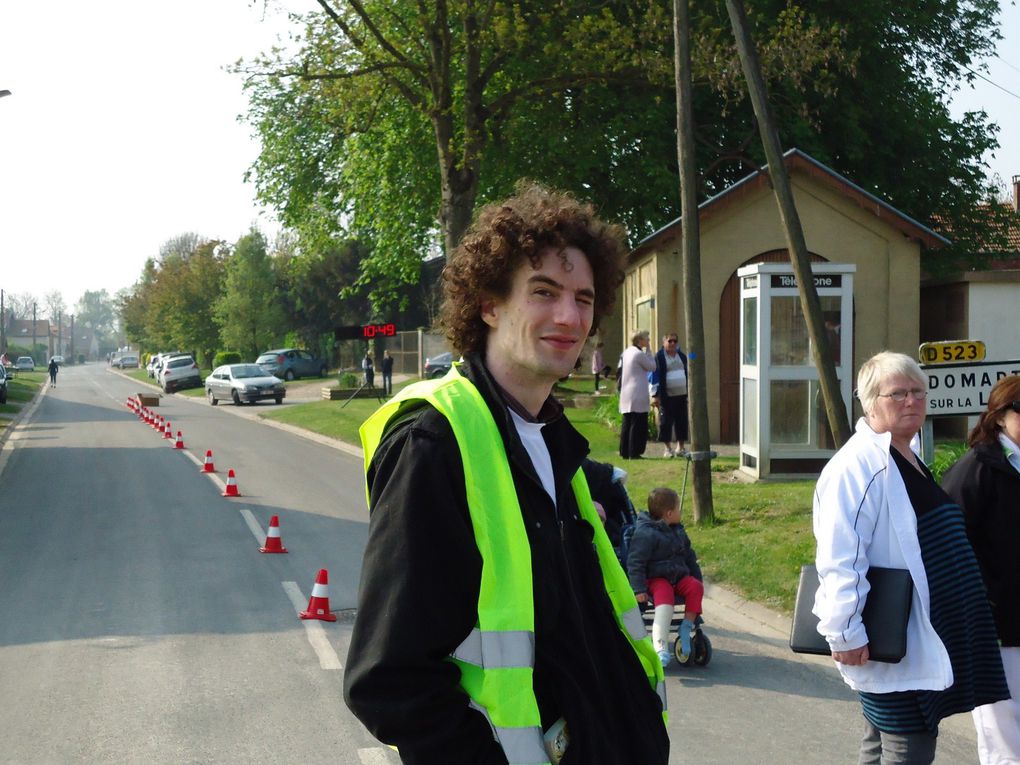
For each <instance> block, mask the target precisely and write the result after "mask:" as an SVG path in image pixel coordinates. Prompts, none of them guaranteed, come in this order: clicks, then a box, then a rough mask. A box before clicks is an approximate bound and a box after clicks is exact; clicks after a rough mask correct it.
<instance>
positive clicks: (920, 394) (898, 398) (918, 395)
mask: <svg viewBox="0 0 1020 765" xmlns="http://www.w3.org/2000/svg"><path fill="white" fill-rule="evenodd" d="M908 395H909V396H910V397H911V398H913V399H914V400H915V401H924V400H925V399H926V398H927V397H928V391H926V390H924V389H923V388H911V389H910V390H903V389H902V388H897V389H896V390H893V391H889V392H888V393H879V394H878V397H879V398H891V399H892V400H893V401H895V402H897V403H902V402H903V401H906V400H907V396H908Z"/></svg>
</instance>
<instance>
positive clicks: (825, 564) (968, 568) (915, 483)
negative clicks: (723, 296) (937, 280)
mask: <svg viewBox="0 0 1020 765" xmlns="http://www.w3.org/2000/svg"><path fill="white" fill-rule="evenodd" d="M857 388H858V390H857V396H858V398H859V399H860V401H861V406H862V408H863V410H864V415H865V416H864V417H863V418H861V420H860V421H858V423H857V428H856V433H855V434H854V435H853V437H851V439H850V440H849V441H848V442H847V443H846V444H845V445H844V446H843V448H842V449H840V450H839V451H838V452H837V453H836V455H835V456H834V457H833V458H832V460H830V461H829V463H828V464H827V465H826V466H825V469H824V470H823V471H822V474H821V476H820V477H819V479H818V484H817V487H816V489H815V497H814V533H815V539H816V541H817V545H818V547H817V552H816V559H815V563H816V566H817V569H818V577H819V588H818V594H817V596H816V598H815V607H814V613H815V614H816V615H817V616H818V617H819V625H818V631H819V632H820V633H821V634H822V635H823V636H824V637H825V638H826V640H827V641H828V643H829V647H830V648H831V650H832V657H833V659H835V661H836V666H837V668H838V669H839V671H840V674H841V675H842V676H843V679H844V681H845V682H846V683H847V684H848V685H849V686H850V687H851V688H853V689H854V690H856V691H858V693H859V695H860V698H861V703H862V707H863V712H864V718H865V727H864V737H863V739H862V741H861V751H860V760H859V765H872V763H873V764H874V765H886V763H911V764H913V763H930V762H932V761H933V760H934V758H935V741H936V736H937V735H938V724H939V721H940V720H941V719H942V718H943V717H947V716H949V715H951V714H956V713H958V712H965V711H969V710H971V709H972V708H973V707H974V706H976V705H979V704H985V703H989V701H992V700H999V699H1002V698H1007V697H1008V690H1007V688H1006V683H1005V679H1004V677H1003V674H1002V663H1001V661H1000V659H999V653H998V646H997V643H996V640H995V632H994V623H993V622H992V618H991V613H990V611H989V609H988V604H987V601H986V599H985V597H984V590H983V586H982V583H981V579H980V573H979V571H978V567H977V562H976V560H975V557H974V552H973V550H972V549H971V547H970V543H969V542H968V541H967V537H966V531H965V529H964V524H963V516H962V514H961V512H960V508H959V507H958V506H957V505H956V504H955V503H953V501H952V500H951V499H950V498H949V497H948V495H946V494H945V492H943V491H942V489H940V488H939V486H938V484H936V483H935V480H934V479H933V478H932V475H931V473H930V472H929V471H928V469H927V467H926V466H925V465H924V463H922V462H921V460H920V459H918V457H917V455H915V454H914V452H913V450H912V449H911V448H910V445H911V441H912V440H913V438H914V437H915V435H916V434H917V432H918V430H919V429H920V428H921V425H922V423H923V422H924V418H925V399H926V397H927V390H926V380H925V377H924V373H923V372H922V371H921V369H920V367H919V366H918V365H917V363H916V362H915V361H914V360H913V359H911V358H910V357H909V356H905V355H903V354H899V353H891V352H888V351H884V352H882V353H879V354H877V355H875V356H873V357H872V358H870V359H869V360H868V361H866V362H865V363H864V364H863V365H862V366H861V369H860V372H859V373H858V376H857ZM872 565H875V566H882V567H886V568H900V569H908V570H909V571H910V574H911V577H912V578H913V581H914V594H913V602H912V605H911V611H910V618H909V621H908V624H907V652H906V655H905V656H904V657H903V659H902V660H901V661H900V662H899V663H896V664H891V663H878V662H875V661H869V654H868V635H867V631H866V630H865V628H864V624H863V622H862V620H861V614H862V612H863V609H864V604H865V602H866V600H867V595H868V591H869V589H870V587H869V585H868V580H867V574H868V568H869V567H870V566H872Z"/></svg>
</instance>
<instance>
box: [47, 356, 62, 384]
mask: <svg viewBox="0 0 1020 765" xmlns="http://www.w3.org/2000/svg"><path fill="white" fill-rule="evenodd" d="M46 369H47V370H49V373H50V386H51V387H53V388H55V387H57V372H59V371H60V365H59V364H58V363H57V360H56V359H50V363H49V366H48V367H46Z"/></svg>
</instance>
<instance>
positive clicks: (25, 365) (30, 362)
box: [14, 356, 35, 372]
mask: <svg viewBox="0 0 1020 765" xmlns="http://www.w3.org/2000/svg"><path fill="white" fill-rule="evenodd" d="M14 368H15V369H17V370H18V371H19V372H34V371H35V359H33V358H32V357H31V356H18V360H17V361H15V362H14Z"/></svg>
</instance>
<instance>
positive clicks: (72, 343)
mask: <svg viewBox="0 0 1020 765" xmlns="http://www.w3.org/2000/svg"><path fill="white" fill-rule="evenodd" d="M71 359H72V360H71V363H72V364H77V363H78V359H77V357H76V356H75V355H74V314H73V313H72V314H71Z"/></svg>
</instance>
